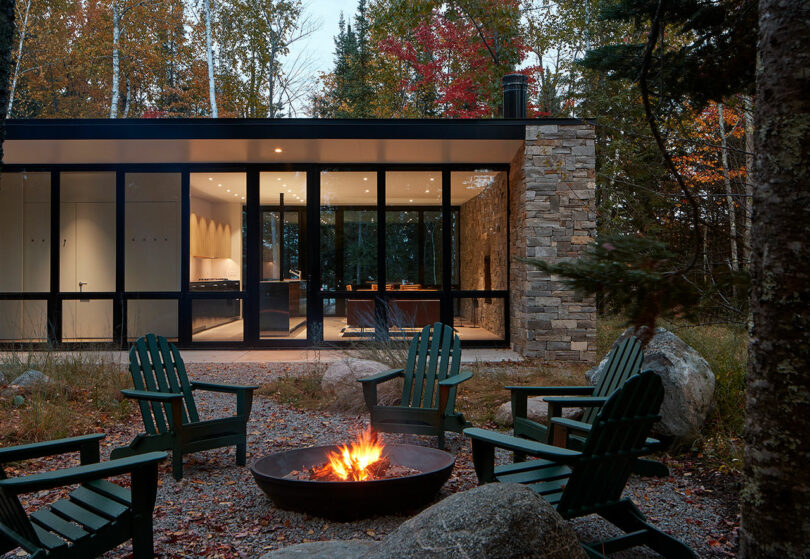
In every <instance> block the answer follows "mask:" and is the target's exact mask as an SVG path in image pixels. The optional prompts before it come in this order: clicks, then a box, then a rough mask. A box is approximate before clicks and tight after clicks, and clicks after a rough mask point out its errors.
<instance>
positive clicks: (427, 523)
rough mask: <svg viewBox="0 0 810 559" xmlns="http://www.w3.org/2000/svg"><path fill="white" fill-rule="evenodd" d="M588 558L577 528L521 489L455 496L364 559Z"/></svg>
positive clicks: (495, 487) (491, 487)
mask: <svg viewBox="0 0 810 559" xmlns="http://www.w3.org/2000/svg"><path fill="white" fill-rule="evenodd" d="M579 557H585V553H584V552H583V551H582V548H581V547H580V545H579V541H578V540H577V536H576V534H575V533H574V530H573V528H571V526H570V524H568V522H566V521H565V520H564V519H563V518H562V517H561V516H560V515H559V514H558V513H557V511H555V510H554V508H553V507H552V506H551V505H549V504H548V502H546V501H545V500H543V498H542V497H540V496H539V495H537V494H536V493H535V492H534V491H532V490H531V489H529V488H528V487H525V486H523V485H516V484H507V483H491V484H487V485H484V486H481V487H476V488H475V489H471V490H470V491H464V492H461V493H456V494H454V495H451V496H450V497H448V498H446V499H444V500H443V501H441V502H439V503H437V504H435V505H433V506H432V507H430V508H428V509H426V510H424V511H422V512H421V513H420V514H418V515H417V516H415V517H413V518H411V519H410V520H408V521H406V522H404V523H403V524H402V525H401V526H400V527H399V528H397V530H396V531H394V532H393V533H391V534H389V535H388V536H387V537H386V538H385V539H383V540H382V541H381V542H380V543H379V545H377V546H375V547H373V548H371V550H370V552H369V553H367V554H366V555H364V556H363V558H364V559H461V558H465V559H471V558H475V559H510V558H515V559H518V558H521V559H526V558H534V559H541V558H542V559H551V558H559V559H571V558H579Z"/></svg>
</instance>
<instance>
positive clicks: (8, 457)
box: [0, 435, 167, 559]
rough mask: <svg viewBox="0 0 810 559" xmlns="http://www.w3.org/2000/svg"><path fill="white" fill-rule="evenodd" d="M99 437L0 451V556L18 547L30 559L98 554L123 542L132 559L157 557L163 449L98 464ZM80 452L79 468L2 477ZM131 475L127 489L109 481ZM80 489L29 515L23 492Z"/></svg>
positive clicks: (8, 448) (79, 558)
mask: <svg viewBox="0 0 810 559" xmlns="http://www.w3.org/2000/svg"><path fill="white" fill-rule="evenodd" d="M103 438H104V435H85V436H82V437H73V438H70V439H60V440H56V441H47V442H42V443H35V444H29V445H24V446H11V447H6V448H0V555H2V554H4V553H6V552H7V551H11V550H13V549H16V548H18V547H19V548H22V549H23V550H25V551H27V552H28V553H29V554H30V555H29V556H30V557H34V558H36V559H40V558H45V557H48V558H54V559H58V558H76V559H84V558H85V557H97V556H99V555H101V554H103V553H104V552H105V551H108V550H110V549H113V548H114V547H116V546H118V545H119V544H122V543H123V542H125V541H127V540H128V539H130V538H131V539H132V550H133V554H134V556H135V558H136V559H145V558H147V557H148V558H151V557H153V556H154V551H153V540H152V512H153V510H154V508H155V497H156V494H157V465H158V462H160V461H161V460H164V459H165V458H166V456H167V455H166V453H165V452H150V453H148V454H142V455H140V456H133V457H130V458H122V459H120V460H110V461H109V462H102V463H99V441H100V440H101V439H103ZM76 451H78V452H79V456H80V462H81V465H80V466H77V467H74V468H66V469H63V470H56V471H53V472H46V473H42V474H34V475H30V476H22V477H16V478H10V479H6V475H5V473H4V471H3V468H2V466H3V463H7V462H16V461H19V460H29V459H31V458H41V457H43V456H54V455H57V454H64V453H66V452H76ZM123 474H129V476H130V478H131V486H130V488H129V489H125V488H124V487H121V486H120V485H117V484H115V483H111V482H109V481H107V480H106V478H109V477H112V476H120V475H123ZM75 484H80V485H79V487H77V488H76V489H74V490H73V491H71V492H70V494H69V495H68V497H67V498H66V499H61V500H59V501H56V502H55V503H52V504H50V505H46V506H44V507H42V508H40V509H38V510H36V511H34V512H32V513H31V514H26V513H25V510H24V509H23V506H22V503H21V502H20V495H24V494H26V493H34V492H37V491H42V490H46V489H56V488H59V487H64V486H68V485H75Z"/></svg>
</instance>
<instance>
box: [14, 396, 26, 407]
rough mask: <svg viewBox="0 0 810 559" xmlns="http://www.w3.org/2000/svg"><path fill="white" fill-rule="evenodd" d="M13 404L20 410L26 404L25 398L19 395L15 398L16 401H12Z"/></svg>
mask: <svg viewBox="0 0 810 559" xmlns="http://www.w3.org/2000/svg"><path fill="white" fill-rule="evenodd" d="M11 403H12V404H14V407H15V408H19V407H20V406H22V405H23V404H24V403H25V398H23V397H22V396H20V395H19V394H17V395H16V396H14V399H13V400H12V401H11Z"/></svg>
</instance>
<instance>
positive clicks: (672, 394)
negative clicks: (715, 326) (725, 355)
mask: <svg viewBox="0 0 810 559" xmlns="http://www.w3.org/2000/svg"><path fill="white" fill-rule="evenodd" d="M632 333H633V329H632V328H628V329H627V330H626V331H625V332H624V334H622V335H621V337H619V339H618V340H616V343H614V344H613V347H616V345H618V343H619V342H620V341H621V340H623V339H624V338H625V337H627V336H630V335H632ZM606 363H607V357H605V359H603V360H602V362H601V363H599V365H597V366H596V367H594V368H593V369H591V370H590V371H588V372H587V373H586V374H585V376H586V377H587V378H588V380H589V381H590V382H591V384H594V385H595V384H596V383H597V382H598V381H599V378H600V377H601V375H602V371H603V370H604V366H605V364H606ZM641 369H642V370H652V371H655V372H656V373H658V375H660V376H661V380H662V381H663V383H664V402H663V404H661V421H659V422H658V423H656V425H655V426H654V427H653V432H654V433H655V434H656V435H659V436H662V437H664V438H667V439H672V442H673V444H674V445H675V446H676V447H682V446H689V445H691V444H692V443H693V442H694V441H695V440H696V439H697V438H698V437H699V436H700V430H701V428H702V427H703V423H704V422H705V421H706V418H707V417H708V415H709V413H710V412H711V410H712V406H713V404H714V382H715V378H714V373H713V372H712V370H711V367H709V364H708V363H707V362H706V360H705V359H704V358H703V357H701V356H700V354H699V353H698V352H697V351H695V349H694V348H692V347H691V346H689V345H687V344H686V342H684V341H683V340H681V339H680V338H679V337H678V336H676V335H675V334H673V333H672V332H670V331H668V330H665V329H664V328H656V330H655V336H653V338H652V340H650V343H649V344H647V347H646V348H644V361H643V362H642V365H641Z"/></svg>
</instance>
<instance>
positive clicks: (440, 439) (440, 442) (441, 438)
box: [437, 431, 444, 450]
mask: <svg viewBox="0 0 810 559" xmlns="http://www.w3.org/2000/svg"><path fill="white" fill-rule="evenodd" d="M437 438H438V444H437V448H438V449H439V450H444V431H439V436H438V437H437Z"/></svg>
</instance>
